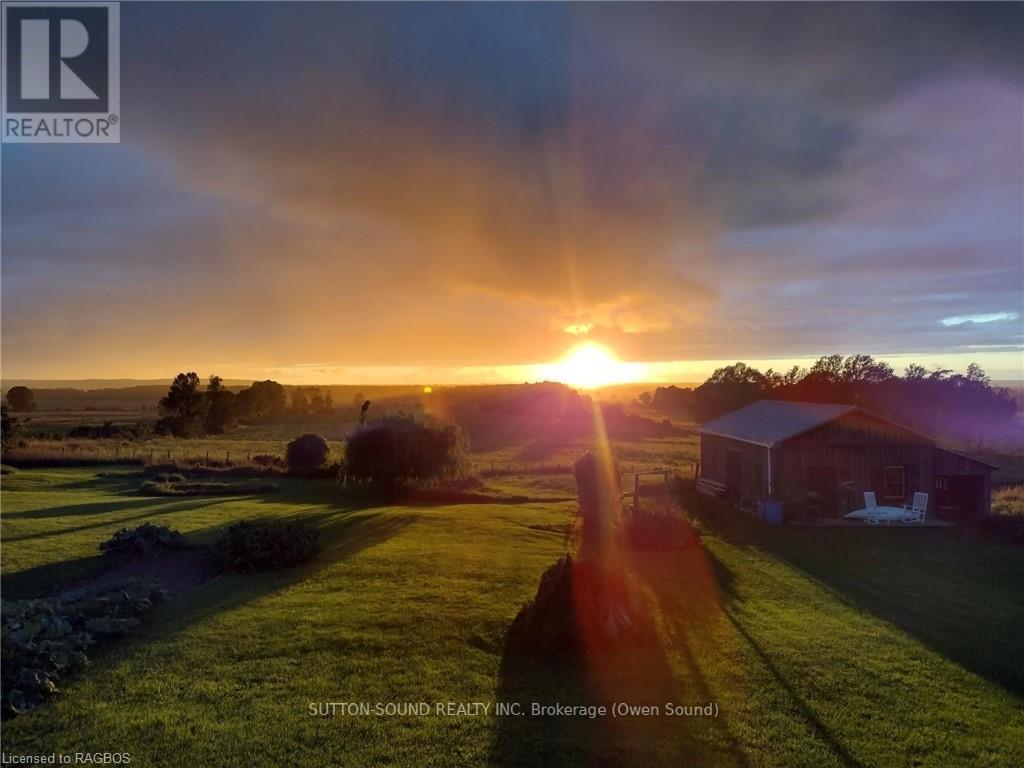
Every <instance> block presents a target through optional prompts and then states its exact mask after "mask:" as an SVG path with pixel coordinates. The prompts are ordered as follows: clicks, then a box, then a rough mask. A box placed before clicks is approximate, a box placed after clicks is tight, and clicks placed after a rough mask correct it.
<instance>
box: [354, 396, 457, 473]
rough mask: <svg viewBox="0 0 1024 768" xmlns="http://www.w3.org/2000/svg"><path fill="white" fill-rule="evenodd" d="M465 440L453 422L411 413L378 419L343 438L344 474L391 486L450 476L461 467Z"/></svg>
mask: <svg viewBox="0 0 1024 768" xmlns="http://www.w3.org/2000/svg"><path fill="white" fill-rule="evenodd" d="M463 449H464V441H463V439H462V435H461V432H460V431H459V429H458V428H457V427H455V426H437V425H433V424H424V423H421V422H419V421H417V420H416V419H415V418H413V417H412V416H408V415H400V416H391V417H387V418H383V419H378V420H377V421H373V422H371V423H369V424H366V425H364V426H361V427H359V428H358V429H357V430H356V431H355V432H353V433H352V434H350V435H349V436H348V437H347V438H346V439H345V475H346V479H347V480H349V481H355V482H367V483H373V484H374V485H378V486H380V487H382V488H384V489H386V490H389V491H390V490H393V489H395V488H397V487H398V486H400V485H402V484H403V483H405V482H407V481H409V480H419V481H430V480H438V479H451V478H454V477H456V476H458V475H459V474H460V473H461V471H462V469H463Z"/></svg>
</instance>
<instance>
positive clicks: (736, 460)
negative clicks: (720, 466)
mask: <svg viewBox="0 0 1024 768" xmlns="http://www.w3.org/2000/svg"><path fill="white" fill-rule="evenodd" d="M725 494H726V496H727V497H728V499H729V501H731V502H733V503H734V504H739V501H740V497H741V496H742V495H743V459H742V457H741V456H740V452H739V451H732V450H728V451H726V452H725Z"/></svg>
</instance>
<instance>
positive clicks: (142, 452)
mask: <svg viewBox="0 0 1024 768" xmlns="http://www.w3.org/2000/svg"><path fill="white" fill-rule="evenodd" d="M3 458H4V461H7V462H9V463H13V464H18V463H52V464H57V465H59V464H68V465H74V464H78V465H81V464H104V463H111V464H118V463H125V464H141V465H161V464H175V465H187V466H209V467H236V466H248V465H253V466H265V465H268V464H275V463H278V462H281V463H283V461H284V451H283V449H282V450H280V451H279V452H277V451H269V450H267V449H251V448H247V449H240V448H206V447H198V448H197V447H194V446H188V447H185V446H183V447H165V446H147V445H144V444H143V445H123V444H122V445H103V444H102V443H96V444H91V445H90V444H83V443H67V444H62V445H53V446H45V445H28V446H22V447H17V448H12V449H9V450H7V451H5V452H4V457H3ZM468 468H469V471H470V473H471V474H474V475H478V476H480V477H510V476H516V475H534V476H535V475H572V474H573V464H572V463H570V462H557V461H554V462H552V461H533V462H526V461H511V460H498V459H477V458H471V459H470V460H469V462H468ZM638 472H641V473H648V472H656V473H658V474H661V473H667V474H669V475H678V476H680V477H687V478H689V477H696V475H697V462H695V461H693V460H691V459H685V458H684V459H680V460H679V461H678V462H675V463H672V462H669V463H666V462H663V461H654V460H652V461H651V462H630V463H625V464H621V463H620V464H619V473H620V475H623V476H625V475H633V474H635V473H638Z"/></svg>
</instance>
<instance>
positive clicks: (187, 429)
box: [156, 371, 207, 437]
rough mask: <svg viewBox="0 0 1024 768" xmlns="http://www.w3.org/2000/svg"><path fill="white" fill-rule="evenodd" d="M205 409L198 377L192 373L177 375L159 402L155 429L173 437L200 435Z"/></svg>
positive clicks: (205, 403) (204, 399) (204, 400)
mask: <svg viewBox="0 0 1024 768" xmlns="http://www.w3.org/2000/svg"><path fill="white" fill-rule="evenodd" d="M206 407H207V402H206V398H205V397H204V396H203V393H202V392H200V391H199V375H198V374H197V373H195V372H194V371H189V372H188V373H179V374H178V375H177V376H175V377H174V381H173V382H171V386H170V389H168V390H167V394H166V395H164V396H163V398H162V399H161V400H160V413H161V418H160V419H159V420H158V421H157V423H156V429H157V431H158V432H162V433H168V434H171V435H174V436H175V437H190V436H194V435H198V434H201V433H202V431H203V427H204V423H205V418H206Z"/></svg>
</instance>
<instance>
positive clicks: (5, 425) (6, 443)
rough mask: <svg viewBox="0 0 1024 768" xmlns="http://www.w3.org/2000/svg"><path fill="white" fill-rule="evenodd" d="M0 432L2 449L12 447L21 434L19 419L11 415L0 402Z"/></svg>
mask: <svg viewBox="0 0 1024 768" xmlns="http://www.w3.org/2000/svg"><path fill="white" fill-rule="evenodd" d="M0 434H2V441H3V443H2V447H3V450H5V451H6V450H8V449H9V448H13V447H14V445H15V443H17V442H18V436H19V435H21V419H17V418H15V417H14V416H11V414H10V412H9V411H8V410H7V406H6V405H2V404H0Z"/></svg>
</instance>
